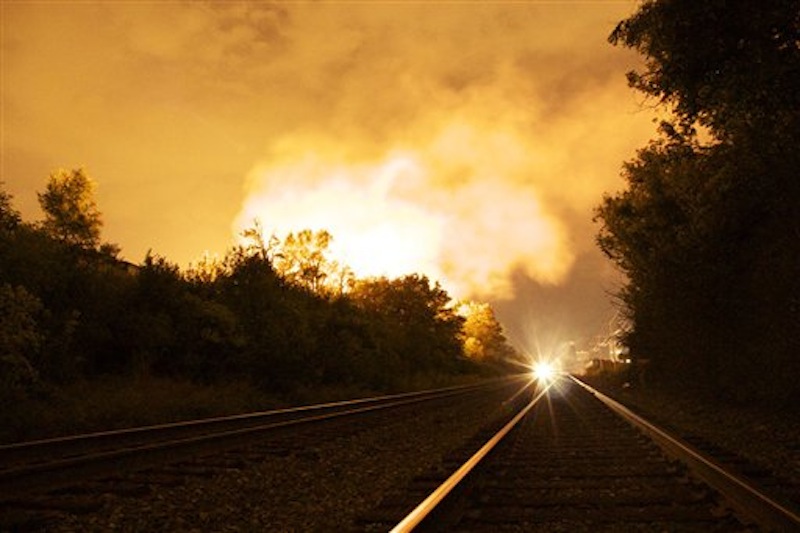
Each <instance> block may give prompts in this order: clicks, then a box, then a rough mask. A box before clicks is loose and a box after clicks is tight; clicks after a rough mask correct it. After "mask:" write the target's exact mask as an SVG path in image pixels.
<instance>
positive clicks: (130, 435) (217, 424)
mask: <svg viewBox="0 0 800 533" xmlns="http://www.w3.org/2000/svg"><path fill="white" fill-rule="evenodd" d="M502 381H503V379H502V378H501V379H498V380H489V381H485V382H481V383H477V384H476V383H471V384H466V385H455V386H451V387H443V388H440V389H427V390H423V391H414V392H404V393H399V394H391V395H386V396H372V397H367V398H358V399H355V400H342V401H336V402H328V403H322V404H313V405H303V406H298V407H289V408H285V409H273V410H269V411H258V412H252V413H244V414H237V415H230V416H220V417H212V418H203V419H198V420H188V421H181V422H171V423H166V424H155V425H148V426H140V427H133V428H125V429H117V430H110V431H99V432H94V433H86V434H81V435H68V436H64V437H54V438H49V439H40V440H34V441H27V442H17V443H12V444H3V445H0V470H1V469H2V468H3V467H8V466H10V465H12V464H14V463H18V462H21V461H25V460H26V459H28V458H34V459H36V460H37V461H40V460H42V458H43V457H48V458H57V457H69V456H72V455H77V454H82V453H87V452H91V451H101V450H104V449H114V448H120V447H121V446H124V445H128V446H135V445H138V444H144V443H152V442H153V441H154V440H156V439H163V440H170V439H175V438H181V437H183V436H186V435H189V434H193V433H197V432H211V431H224V430H225V428H226V427H229V428H231V429H238V428H242V427H245V426H246V424H248V423H252V424H253V425H254V426H257V425H261V424H263V423H264V422H265V421H271V420H280V419H296V418H298V417H299V416H302V415H304V414H306V413H310V415H309V416H316V414H317V413H320V412H326V411H335V410H338V409H347V408H349V407H351V406H356V405H378V404H381V403H388V402H394V401H396V400H398V399H402V398H416V397H420V398H423V397H428V396H436V395H439V394H444V393H446V392H448V391H462V390H463V391H467V390H470V389H476V388H480V387H484V386H486V385H487V384H491V383H493V382H502Z"/></svg>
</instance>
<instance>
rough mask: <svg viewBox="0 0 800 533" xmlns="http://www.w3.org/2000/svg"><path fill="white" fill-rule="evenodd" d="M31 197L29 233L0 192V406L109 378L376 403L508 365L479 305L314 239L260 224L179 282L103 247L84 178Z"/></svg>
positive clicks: (487, 311)
mask: <svg viewBox="0 0 800 533" xmlns="http://www.w3.org/2000/svg"><path fill="white" fill-rule="evenodd" d="M0 185H2V184H0ZM38 198H39V203H40V205H41V208H42V211H43V212H44V219H43V220H42V221H38V222H25V221H23V220H22V218H21V216H20V214H19V212H17V211H16V210H15V209H14V207H13V205H12V200H13V199H12V197H11V196H10V195H9V194H8V193H7V192H6V191H5V190H4V189H3V188H2V187H0V315H2V316H3V320H2V323H0V367H1V368H0V370H1V371H0V376H2V378H1V379H2V381H3V383H2V384H0V385H2V390H3V391H4V393H5V394H6V396H7V397H8V396H9V395H10V396H13V395H19V394H27V393H28V392H29V391H30V390H31V389H35V387H36V386H38V385H41V384H52V385H58V384H64V383H69V382H72V381H75V380H80V379H94V378H102V377H103V376H105V375H123V376H124V375H129V376H135V375H157V376H166V377H170V378H180V379H189V380H193V381H196V382H202V383H211V384H213V383H218V382H230V381H236V380H245V381H248V382H252V383H253V384H255V385H256V386H258V387H262V388H264V389H265V390H269V391H275V392H279V393H280V392H285V391H291V390H292V389H293V388H295V387H300V386H314V385H320V384H322V385H324V384H337V385H350V384H353V385H358V386H360V387H363V388H368V389H372V390H376V391H387V390H397V389H401V388H403V387H406V386H408V385H409V384H410V383H412V382H413V381H414V380H415V379H418V378H420V377H427V378H431V377H437V376H438V377H447V376H449V377H453V376H459V375H463V374H470V373H484V372H490V373H491V372H497V371H498V370H499V369H502V368H503V366H504V364H505V363H506V361H508V360H510V359H513V358H514V357H515V356H516V353H515V352H514V350H513V349H512V348H511V347H510V346H509V345H508V344H507V343H506V339H505V337H504V336H503V333H502V328H501V327H500V325H499V323H498V322H497V320H496V318H495V316H494V313H493V312H492V310H491V308H490V307H488V306H486V305H480V304H475V303H466V304H460V305H459V304H458V302H455V301H453V299H452V298H451V297H450V296H449V295H448V293H447V292H446V291H445V290H444V289H442V287H441V286H439V284H438V283H436V282H433V281H431V280H429V279H428V278H427V277H425V276H423V275H419V274H411V275H407V276H404V277H401V278H398V279H388V278H369V279H358V278H356V277H355V276H354V275H353V273H352V272H351V271H350V270H349V269H348V268H347V267H346V266H343V265H339V264H337V263H336V262H335V261H332V260H330V259H329V258H328V247H329V244H330V242H331V239H332V238H333V237H332V236H331V235H330V234H328V233H327V232H325V231H318V232H312V231H310V230H303V231H300V232H297V233H292V234H290V235H288V236H287V237H285V238H284V239H283V240H279V239H277V238H276V237H274V236H271V237H269V238H267V237H265V236H264V234H263V231H262V228H261V227H260V225H259V224H255V225H254V227H253V228H251V229H249V230H248V231H246V232H245V233H244V237H245V239H244V240H243V243H242V244H240V245H237V246H234V247H232V248H231V249H229V250H228V251H227V253H226V254H225V255H224V257H222V258H221V259H215V258H208V257H206V258H203V259H202V260H200V261H198V262H197V263H196V264H193V265H191V266H190V267H189V268H188V269H185V270H181V269H180V268H179V267H178V266H177V265H176V264H174V263H171V262H170V261H169V260H167V259H166V258H165V257H162V256H159V255H156V254H153V253H152V252H148V254H147V256H146V257H145V258H144V260H143V262H142V263H141V264H136V265H134V264H131V263H128V262H126V261H123V260H120V259H119V258H118V254H119V248H118V247H117V246H116V245H113V244H109V243H103V242H101V238H100V235H101V231H100V230H101V227H102V217H101V215H100V212H99V210H98V209H97V206H96V204H95V201H94V182H93V181H92V180H91V179H90V178H89V177H88V176H87V174H86V172H85V171H83V170H81V169H78V170H71V171H64V170H62V171H57V172H54V173H53V174H51V175H50V177H49V179H48V181H47V186H46V189H45V191H44V192H42V193H40V194H39V195H38ZM465 309H466V310H467V311H468V312H465Z"/></svg>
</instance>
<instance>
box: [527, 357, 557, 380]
mask: <svg viewBox="0 0 800 533" xmlns="http://www.w3.org/2000/svg"><path fill="white" fill-rule="evenodd" d="M532 374H533V377H534V378H535V379H536V380H537V381H541V382H543V383H549V382H551V381H553V380H554V379H555V377H556V375H557V371H556V367H555V366H554V365H553V364H552V363H550V362H547V361H539V362H537V363H535V364H534V365H533V369H532Z"/></svg>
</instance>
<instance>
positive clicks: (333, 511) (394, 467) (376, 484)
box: [41, 403, 503, 532]
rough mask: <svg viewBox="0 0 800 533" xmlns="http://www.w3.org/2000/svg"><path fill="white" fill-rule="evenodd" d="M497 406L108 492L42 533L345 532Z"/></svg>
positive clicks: (423, 417)
mask: <svg viewBox="0 0 800 533" xmlns="http://www.w3.org/2000/svg"><path fill="white" fill-rule="evenodd" d="M502 411H503V409H502V408H501V407H500V406H499V405H498V403H493V404H490V405H485V406H483V407H480V408H478V409H476V408H474V407H472V408H469V409H467V408H466V407H465V408H463V409H461V410H459V409H456V410H454V411H450V412H448V413H441V412H425V411H424V410H422V409H421V410H420V412H419V414H418V416H417V417H416V419H415V420H416V423H415V427H413V428H409V427H408V424H407V423H397V424H390V425H389V426H388V427H385V428H383V429H375V430H368V431H365V432H362V433H360V434H359V435H357V436H353V437H340V438H335V439H333V440H331V441H328V442H323V443H319V444H318V445H316V446H315V447H314V448H313V449H308V448H307V449H304V450H302V451H298V452H295V453H291V454H289V455H287V456H285V457H278V456H267V457H265V458H264V459H263V461H261V462H258V463H255V464H252V465H250V466H248V467H246V468H243V469H240V470H231V471H228V472H225V473H222V474H218V475H216V476H215V477H214V478H212V479H188V480H187V481H185V482H183V483H181V484H180V485H179V486H175V487H154V488H153V489H152V490H151V491H150V492H149V494H147V495H144V496H139V497H122V496H113V495H109V496H106V497H105V503H104V505H103V506H102V508H101V509H99V510H97V511H94V512H90V513H86V514H82V515H81V514H68V513H64V514H61V515H58V516H56V517H54V518H53V520H49V521H48V523H46V524H42V526H43V527H41V529H42V530H47V531H58V532H67V531H69V532H80V531H131V532H133V531H137V532H138V531H197V532H201V531H202V532H207V531H270V532H295V531H296V532H316V531H319V532H331V531H347V530H352V529H353V527H354V520H356V519H357V518H358V516H359V515H363V514H364V513H365V512H367V511H368V510H370V509H372V508H374V507H375V506H376V505H377V504H378V503H379V502H380V500H381V498H382V497H383V495H384V494H385V493H386V492H387V491H388V490H389V489H390V488H392V487H394V486H397V485H398V484H399V485H405V484H407V483H408V482H409V481H410V480H411V479H413V477H414V476H416V475H419V474H420V473H422V472H424V471H426V470H428V469H429V468H431V467H432V466H434V465H436V464H437V463H438V462H439V460H440V458H441V457H443V456H444V455H446V454H447V453H448V452H450V451H451V450H453V449H455V448H457V447H459V446H460V445H462V444H463V443H464V442H465V441H466V440H468V438H469V437H471V436H472V435H474V434H475V433H476V432H477V431H478V430H479V429H480V426H482V425H483V424H484V423H485V421H486V420H488V419H491V418H492V417H495V416H497V415H499V414H501V413H502Z"/></svg>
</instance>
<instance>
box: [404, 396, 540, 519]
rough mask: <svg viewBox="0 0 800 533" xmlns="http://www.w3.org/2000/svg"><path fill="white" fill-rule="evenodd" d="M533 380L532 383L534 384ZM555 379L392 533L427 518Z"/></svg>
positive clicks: (523, 415) (526, 412) (522, 416)
mask: <svg viewBox="0 0 800 533" xmlns="http://www.w3.org/2000/svg"><path fill="white" fill-rule="evenodd" d="M532 383H533V382H531V383H530V384H532ZM554 383H555V380H552V381H550V382H549V383H548V384H547V386H546V387H544V388H543V389H542V390H541V391H540V392H539V394H537V395H536V396H535V397H534V398H533V399H532V400H531V401H530V402H528V404H527V405H525V407H523V408H522V409H521V410H520V411H519V412H518V413H517V414H516V416H514V418H512V419H511V420H510V421H509V422H508V423H507V424H506V425H505V426H503V428H502V429H500V431H498V432H497V433H496V434H495V435H494V436H493V437H492V438H491V439H489V440H488V441H487V442H486V444H484V445H483V446H482V447H481V448H480V449H479V450H478V451H477V452H475V454H473V455H472V457H470V458H469V459H468V460H467V461H466V462H465V463H464V464H463V465H461V467H459V469H458V470H456V471H455V472H454V473H453V474H452V475H451V476H450V477H449V478H447V480H445V482H444V483H442V484H441V485H439V487H438V488H436V490H434V491H433V492H432V493H431V494H430V495H428V497H427V498H425V499H424V500H423V501H422V502H421V503H420V504H419V505H417V507H415V508H414V510H413V511H411V512H410V513H409V514H408V515H406V517H405V518H403V520H401V521H400V522H399V523H398V524H397V525H396V526H394V527H393V528H392V529H391V531H390V533H407V532H409V531H412V530H413V529H414V528H416V527H417V526H418V525H419V524H420V523H422V522H423V521H424V520H425V519H427V518H428V517H429V516H430V515H431V513H433V511H434V510H435V509H436V507H437V506H438V505H439V503H441V501H442V500H444V499H445V498H446V497H447V496H448V495H449V494H450V493H451V492H452V491H453V489H455V488H456V486H458V485H459V484H460V483H462V482H463V481H464V479H465V478H466V477H467V476H468V475H469V474H470V472H472V471H473V469H474V468H475V467H476V466H478V464H479V463H480V462H481V461H482V460H483V459H484V458H485V457H486V456H487V455H489V453H491V451H492V450H493V449H494V448H495V446H497V444H498V443H500V442H501V441H502V440H503V438H505V436H506V435H508V433H509V432H510V431H511V430H512V429H514V427H515V426H516V425H517V424H518V423H519V421H520V420H522V419H523V418H524V417H525V415H526V414H528V411H530V410H531V409H532V408H533V406H534V405H536V403H537V402H538V401H539V400H540V399H541V398H542V397H543V396H544V395H545V394H547V391H549V390H550V387H552V386H553V384H554ZM530 384H529V385H530Z"/></svg>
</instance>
